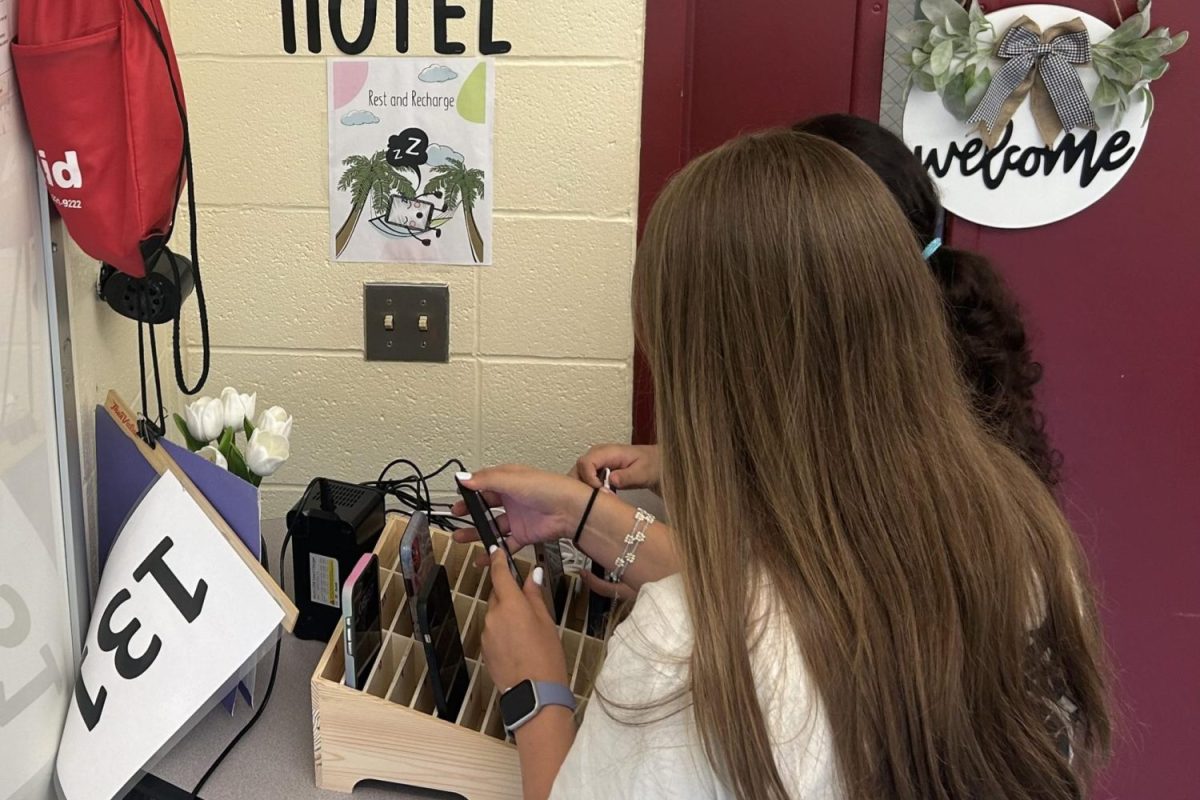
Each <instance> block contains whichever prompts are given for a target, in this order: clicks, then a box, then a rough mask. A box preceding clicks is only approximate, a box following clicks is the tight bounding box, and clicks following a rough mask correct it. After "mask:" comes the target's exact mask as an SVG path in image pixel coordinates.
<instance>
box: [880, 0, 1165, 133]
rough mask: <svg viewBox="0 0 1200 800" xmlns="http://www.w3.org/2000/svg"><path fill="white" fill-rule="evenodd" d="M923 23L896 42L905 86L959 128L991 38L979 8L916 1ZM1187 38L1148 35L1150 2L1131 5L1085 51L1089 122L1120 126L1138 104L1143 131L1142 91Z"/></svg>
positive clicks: (981, 82) (984, 68) (1149, 102)
mask: <svg viewBox="0 0 1200 800" xmlns="http://www.w3.org/2000/svg"><path fill="white" fill-rule="evenodd" d="M921 13H922V14H923V15H924V16H925V19H922V20H917V21H915V22H912V23H909V24H908V25H906V26H904V28H903V29H901V30H900V32H899V33H898V34H897V38H898V39H899V40H900V41H901V42H903V43H904V44H905V45H907V46H908V47H909V48H910V49H909V50H908V51H906V52H905V53H904V55H903V56H901V61H902V63H903V64H904V65H905V66H907V67H908V68H909V82H910V85H912V86H916V87H917V88H918V89H921V90H923V91H926V92H937V94H938V96H939V97H941V98H942V105H944V106H945V107H946V110H947V111H949V112H950V113H951V114H953V115H954V116H955V117H956V118H958V119H960V120H966V119H967V118H968V117H970V116H971V114H972V113H973V112H974V111H975V109H976V107H977V106H978V105H979V102H980V101H981V100H982V99H983V96H984V94H985V93H986V92H987V89H988V86H989V85H991V82H992V71H991V67H990V66H989V65H990V63H991V59H992V53H993V50H994V49H995V45H996V41H997V36H996V31H995V27H994V26H993V25H992V23H991V22H990V21H988V18H987V17H986V16H984V13H983V10H982V9H980V7H979V0H971V3H970V5H969V6H967V7H964V6H962V5H960V4H959V2H958V1H957V0H921ZM1187 39H1188V34H1187V31H1183V32H1181V33H1178V34H1176V35H1175V36H1172V35H1171V31H1170V30H1169V29H1167V28H1155V29H1154V30H1150V0H1138V11H1137V13H1136V14H1134V15H1133V16H1131V17H1129V18H1128V19H1126V20H1125V21H1124V22H1122V23H1121V25H1120V26H1119V27H1118V28H1117V29H1116V30H1114V31H1113V32H1112V33H1111V34H1109V35H1108V36H1107V37H1105V38H1104V39H1102V40H1100V41H1099V42H1095V43H1094V44H1093V45H1092V48H1091V54H1092V60H1091V66H1092V69H1094V70H1095V71H1096V73H1097V74H1098V75H1099V76H1100V83H1099V85H1098V86H1097V87H1096V91H1095V93H1094V94H1093V95H1092V98H1091V105H1092V109H1093V110H1094V111H1096V112H1097V114H1098V115H1099V114H1102V113H1103V114H1107V115H1108V117H1109V119H1110V120H1111V121H1112V123H1113V124H1114V125H1120V124H1121V121H1122V119H1123V118H1124V116H1125V112H1126V111H1127V110H1128V109H1129V106H1130V105H1131V104H1132V103H1134V102H1136V101H1137V100H1138V99H1142V100H1145V101H1146V114H1145V118H1144V119H1143V121H1142V122H1143V124H1145V122H1146V121H1148V120H1149V119H1150V115H1151V114H1152V113H1154V94H1153V93H1152V92H1151V91H1150V84H1151V82H1152V81H1156V80H1158V79H1159V78H1161V77H1162V76H1163V75H1164V74H1165V73H1166V71H1167V68H1168V67H1169V64H1167V61H1166V56H1168V55H1170V54H1171V53H1174V52H1175V51H1176V50H1178V49H1179V48H1181V47H1183V45H1184V44H1185V43H1186V42H1187Z"/></svg>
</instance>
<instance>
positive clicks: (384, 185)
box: [329, 58, 495, 264]
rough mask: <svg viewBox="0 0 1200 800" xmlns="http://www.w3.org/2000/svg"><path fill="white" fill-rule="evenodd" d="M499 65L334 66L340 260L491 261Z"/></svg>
mask: <svg viewBox="0 0 1200 800" xmlns="http://www.w3.org/2000/svg"><path fill="white" fill-rule="evenodd" d="M494 96H495V87H494V80H493V76H492V64H491V61H489V60H487V59H478V58H362V59H331V60H330V62H329V239H330V250H331V253H332V258H333V259H334V260H335V261H371V262H391V263H412V262H425V263H434V264H491V263H492V183H493V175H492V105H493V99H494Z"/></svg>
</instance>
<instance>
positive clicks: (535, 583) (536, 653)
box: [483, 547, 570, 690]
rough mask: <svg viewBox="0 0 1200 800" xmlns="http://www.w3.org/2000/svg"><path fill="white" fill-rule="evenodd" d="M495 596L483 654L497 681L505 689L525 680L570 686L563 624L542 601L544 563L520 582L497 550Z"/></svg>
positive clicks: (494, 558)
mask: <svg viewBox="0 0 1200 800" xmlns="http://www.w3.org/2000/svg"><path fill="white" fill-rule="evenodd" d="M491 565H492V596H491V599H490V600H489V601H488V612H487V618H486V619H485V621H484V625H483V658H484V664H486V665H487V670H488V674H489V675H491V677H492V682H493V683H495V684H496V686H498V687H500V688H501V689H502V690H504V689H508V688H510V687H513V686H516V685H517V684H518V683H520V682H521V681H524V680H531V681H549V682H552V683H561V684H563V685H570V678H569V677H568V676H567V659H566V656H565V655H564V654H563V647H562V642H560V641H559V639H558V628H557V626H556V625H555V624H554V620H553V619H552V618H551V616H550V612H549V611H548V610H547V608H546V603H545V601H544V600H543V599H542V586H541V581H544V580H545V576H544V575H543V573H542V568H541V567H536V568H534V569H533V571H531V572H530V573H529V577H528V578H526V579H525V586H524V587H521V586H519V585H517V582H516V581H515V580H513V576H512V574H511V573H509V571H508V566H507V564H506V562H505V557H504V553H503V552H502V551H501V550H500V548H498V547H496V548H493V550H492V553H491Z"/></svg>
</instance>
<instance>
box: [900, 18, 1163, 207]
mask: <svg viewBox="0 0 1200 800" xmlns="http://www.w3.org/2000/svg"><path fill="white" fill-rule="evenodd" d="M1022 17H1026V18H1028V19H1029V20H1032V22H1033V23H1035V24H1036V26H1038V27H1039V28H1040V29H1041V31H1046V32H1050V35H1051V36H1053V35H1054V34H1053V32H1054V31H1055V30H1056V28H1055V26H1063V25H1064V24H1071V23H1072V22H1073V21H1074V20H1076V19H1078V20H1080V21H1082V28H1083V29H1085V30H1086V39H1083V38H1082V31H1081V32H1079V34H1080V35H1078V36H1077V37H1076V38H1077V40H1078V41H1081V42H1082V47H1081V52H1080V53H1079V56H1078V57H1075V58H1074V59H1073V60H1072V61H1071V62H1068V61H1067V59H1065V58H1064V59H1062V62H1061V63H1062V64H1064V65H1067V66H1066V67H1064V68H1063V69H1062V77H1063V78H1064V79H1077V80H1078V81H1079V83H1080V84H1081V87H1082V92H1083V94H1084V95H1086V98H1091V97H1093V96H1094V94H1095V92H1096V90H1097V87H1098V85H1099V84H1100V80H1101V76H1100V74H1099V73H1098V72H1097V71H1096V70H1095V69H1092V68H1090V67H1087V66H1080V65H1079V64H1078V61H1079V60H1080V57H1087V58H1088V59H1089V60H1090V57H1091V55H1090V44H1089V43H1095V42H1098V41H1101V40H1103V39H1104V38H1105V37H1107V36H1109V35H1110V34H1112V32H1113V29H1112V28H1111V27H1110V26H1109V25H1106V24H1105V23H1104V22H1102V21H1101V20H1098V19H1096V18H1095V17H1092V16H1090V15H1088V14H1084V13H1081V12H1079V11H1078V10H1076V9H1071V8H1064V7H1062V6H1052V5H1027V6H1017V7H1013V8H1009V9H1005V10H1003V11H996V12H994V13H991V14H988V15H987V17H986V18H987V21H988V22H990V23H991V25H992V28H993V30H994V31H995V36H996V41H1000V40H1001V39H1002V37H1004V36H1005V34H1006V32H1007V31H1009V30H1010V28H1012V27H1013V26H1014V25H1015V24H1017V23H1018V22H1020V21H1021V19H1022ZM1031 27H1032V26H1031ZM1044 38H1047V37H1043V39H1044ZM1051 47H1060V46H1059V45H1054V44H1047V43H1044V41H1037V40H1034V41H1033V42H1031V44H1030V45H1029V46H1028V49H1029V50H1030V51H1031V52H1030V63H1032V64H1033V65H1034V68H1035V69H1038V70H1040V72H1038V73H1036V74H1034V73H1033V72H1032V71H1031V74H1030V79H1031V80H1032V81H1034V82H1035V84H1036V82H1041V83H1042V85H1041V86H1038V85H1034V86H1033V90H1032V91H1031V92H1030V95H1029V97H1028V99H1025V100H1024V101H1023V102H1020V104H1019V105H1018V106H1017V107H1016V110H1015V112H1014V113H1013V114H1012V118H1011V120H1010V121H1008V122H1007V123H1006V124H1003V125H1002V127H1001V126H998V127H997V129H996V130H995V131H994V133H993V136H992V138H993V140H994V146H992V147H990V148H989V147H988V146H987V143H986V142H985V139H984V134H983V132H982V131H981V130H980V129H979V128H978V127H977V126H976V125H975V124H973V123H972V122H970V121H963V120H960V119H958V118H956V117H955V116H954V115H953V114H951V113H950V112H949V111H947V109H946V107H945V105H944V104H943V101H942V98H941V97H939V95H938V93H937V92H933V91H922V90H920V89H919V88H915V87H914V89H913V91H912V92H911V93H910V94H909V98H908V103H907V106H906V107H905V113H904V140H905V142H907V143H908V145H909V146H910V147H911V148H912V149H913V151H914V152H915V153H916V155H917V156H918V158H920V159H921V161H922V163H924V164H925V167H926V169H927V170H928V171H929V174H930V176H931V177H932V178H933V179H934V181H935V182H936V183H937V186H938V189H939V190H940V192H941V195H942V202H943V205H944V206H945V208H946V210H947V211H949V212H951V213H953V214H955V215H957V216H960V217H963V218H965V219H968V220H970V221H972V222H975V223H978V224H980V225H987V226H990V227H994V228H1031V227H1036V226H1039V225H1046V224H1048V223H1051V222H1057V221H1058V220H1061V219H1064V218H1066V217H1069V216H1071V215H1073V214H1077V213H1079V212H1080V211H1083V210H1084V209H1085V208H1087V207H1088V206H1090V205H1092V204H1093V203H1095V202H1097V201H1098V200H1100V199H1101V198H1102V197H1104V195H1106V194H1108V192H1110V191H1111V190H1112V189H1113V187H1115V186H1116V185H1117V184H1118V183H1119V182H1120V181H1121V179H1122V178H1124V177H1125V175H1126V173H1128V172H1129V169H1130V168H1131V167H1132V165H1133V163H1134V161H1135V159H1136V158H1137V156H1138V154H1139V153H1140V152H1141V149H1142V146H1143V144H1144V142H1145V139H1146V133H1147V129H1148V120H1147V119H1146V116H1147V115H1146V101H1145V99H1144V97H1143V96H1142V95H1141V94H1135V95H1134V96H1133V98H1132V100H1131V102H1130V104H1129V106H1128V108H1127V110H1126V112H1125V114H1124V115H1123V116H1122V117H1121V120H1120V122H1119V123H1117V122H1116V121H1115V120H1114V115H1111V114H1104V115H1098V118H1097V124H1096V126H1095V127H1094V128H1091V129H1088V128H1086V127H1073V128H1071V129H1069V130H1064V131H1062V132H1061V133H1060V134H1058V136H1057V138H1056V139H1055V140H1054V141H1053V143H1051V144H1047V142H1046V141H1045V137H1044V135H1043V132H1042V130H1041V129H1040V128H1039V121H1038V119H1037V118H1036V117H1035V111H1037V110H1039V108H1038V104H1037V102H1036V101H1037V98H1036V97H1034V93H1035V92H1038V91H1040V90H1042V87H1043V86H1045V85H1046V80H1047V79H1046V77H1045V76H1044V74H1043V73H1047V72H1048V71H1049V65H1048V64H1047V60H1046V57H1047V55H1048V54H1049V53H1050V48H1051ZM1005 64H1006V62H1005V60H1004V59H1002V58H1000V57H999V56H997V55H995V54H993V56H992V57H991V59H990V63H989V64H988V68H989V70H990V72H991V75H992V76H993V77H992V82H993V84H994V83H995V82H996V81H998V80H1000V79H1001V74H1002V73H1001V71H1002V70H1003V69H1004V68H1005ZM1068 70H1069V72H1068ZM1010 72H1011V70H1010ZM1072 73H1073V74H1072ZM1050 80H1051V81H1053V80H1054V78H1053V77H1051V78H1050ZM995 88H996V87H995V86H993V87H991V91H994V90H995ZM1003 88H1004V89H1007V87H1003ZM1000 94H1001V95H1002V94H1003V91H1002V92H1001V93H1000ZM1048 94H1050V95H1054V94H1055V92H1053V91H1052V92H1049V93H1048ZM1086 98H1085V102H1086ZM1000 99H1004V98H1003V97H1001V98H1000ZM986 104H987V98H986V97H985V98H983V101H982V103H981V105H986ZM1040 110H1041V112H1042V113H1043V115H1044V114H1045V113H1046V112H1047V111H1050V113H1058V115H1059V116H1062V115H1063V112H1062V109H1061V107H1060V108H1058V109H1048V108H1046V107H1044V106H1043V107H1042V108H1041V109H1040ZM1089 116H1090V115H1089ZM1042 127H1045V126H1044V123H1043V126H1042Z"/></svg>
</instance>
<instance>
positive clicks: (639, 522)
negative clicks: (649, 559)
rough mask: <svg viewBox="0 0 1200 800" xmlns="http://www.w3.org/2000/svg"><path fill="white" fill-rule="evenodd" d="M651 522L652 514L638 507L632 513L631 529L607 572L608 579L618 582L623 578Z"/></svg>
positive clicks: (635, 558)
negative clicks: (623, 545) (623, 549)
mask: <svg viewBox="0 0 1200 800" xmlns="http://www.w3.org/2000/svg"><path fill="white" fill-rule="evenodd" d="M652 524H654V515H653V514H651V513H650V512H649V511H645V510H643V509H640V508H639V509H638V510H637V512H636V513H635V514H634V515H633V530H631V531H630V532H629V533H627V534H625V551H624V552H623V553H621V555H619V556H617V560H616V561H615V562H614V563H613V569H612V572H610V573H609V574H608V579H609V581H611V582H612V583H620V582H621V581H622V580H623V579H624V578H625V570H627V569H628V568H629V566H630V565H631V564H632V563H633V562H634V561H635V560H637V549H638V545H640V544H641V543H642V542H644V541H646V531H647V529H649V527H650V526H651V525H652Z"/></svg>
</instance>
